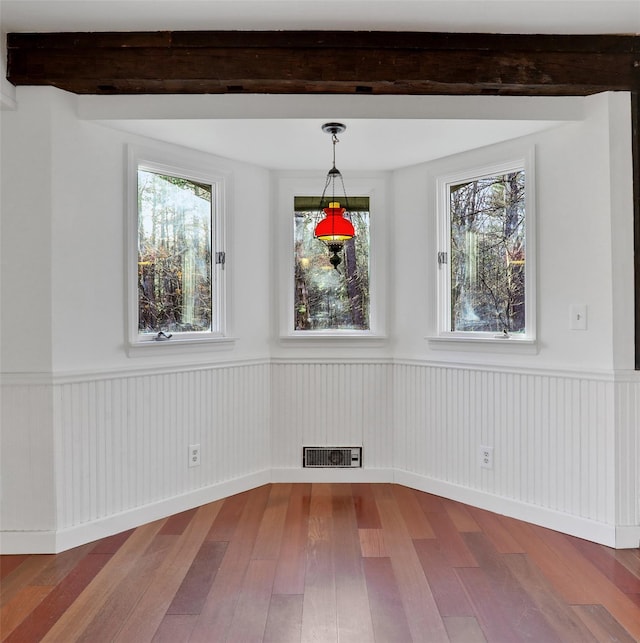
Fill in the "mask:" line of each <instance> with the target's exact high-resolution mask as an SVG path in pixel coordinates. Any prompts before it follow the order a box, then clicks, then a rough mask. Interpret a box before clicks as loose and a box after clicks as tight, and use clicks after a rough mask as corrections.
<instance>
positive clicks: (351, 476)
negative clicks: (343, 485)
mask: <svg viewBox="0 0 640 643" xmlns="http://www.w3.org/2000/svg"><path fill="white" fill-rule="evenodd" d="M393 475H394V472H393V469H367V468H365V467H363V468H356V467H354V468H353V469H349V468H341V467H336V468H328V469H314V468H309V469H305V468H303V467H300V468H296V469H293V468H291V469H272V470H271V482H393Z"/></svg>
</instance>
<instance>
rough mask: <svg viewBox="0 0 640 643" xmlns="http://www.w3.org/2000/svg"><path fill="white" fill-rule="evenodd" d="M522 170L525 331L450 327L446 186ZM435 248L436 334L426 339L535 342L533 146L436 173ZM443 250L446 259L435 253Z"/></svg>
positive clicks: (449, 236)
mask: <svg viewBox="0 0 640 643" xmlns="http://www.w3.org/2000/svg"><path fill="white" fill-rule="evenodd" d="M519 170H523V171H524V174H525V257H526V264H525V332H524V333H517V334H516V333H514V334H511V335H505V334H501V333H496V332H485V331H453V330H451V212H450V188H451V186H452V185H458V184H461V183H468V182H470V181H474V180H476V179H480V178H486V177H489V176H495V175H500V174H508V173H512V172H515V171H519ZM435 184H436V218H437V248H436V254H435V258H434V260H435V263H436V280H437V286H436V293H437V334H436V335H435V336H431V337H429V338H428V339H429V340H430V341H434V342H438V341H440V342H452V343H456V344H458V343H459V344H465V343H467V345H473V344H477V345H480V344H491V345H494V346H497V345H498V344H500V345H502V346H518V345H520V346H535V345H536V342H537V328H536V318H537V313H536V300H537V293H536V208H535V148H534V147H530V148H528V149H527V150H525V151H523V152H522V154H521V155H517V156H512V157H510V158H509V157H505V159H504V160H502V161H496V162H491V163H487V164H474V165H467V166H466V167H465V168H464V169H460V170H458V171H455V172H451V173H447V174H444V175H440V176H438V177H436V181H435ZM442 252H445V253H446V263H440V262H439V261H438V255H439V254H440V253H442Z"/></svg>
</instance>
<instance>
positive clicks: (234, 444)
mask: <svg viewBox="0 0 640 643" xmlns="http://www.w3.org/2000/svg"><path fill="white" fill-rule="evenodd" d="M269 377H270V367H269V364H268V363H267V362H256V363H243V364H239V365H238V364H236V365H224V366H214V367H209V366H207V367H192V368H185V369H180V370H169V369H160V370H156V371H149V372H136V373H134V374H132V373H130V372H119V373H113V374H102V375H100V374H98V375H86V376H78V377H66V378H58V379H57V380H56V383H55V384H54V393H53V396H54V425H55V429H54V430H55V437H56V442H57V452H58V457H57V463H56V474H57V475H56V482H57V548H58V550H61V549H66V548H68V547H71V546H75V545H77V544H79V543H81V542H87V540H91V539H93V538H96V537H101V536H104V535H106V534H108V533H116V532H117V531H121V530H123V529H126V528H129V527H132V526H135V525H139V524H141V523H143V522H148V521H149V520H154V519H156V518H159V517H162V516H166V515H169V514H171V513H175V512H177V511H183V510H185V509H188V508H191V507H195V506H198V505H200V504H204V503H206V502H211V501H212V500H215V499H217V498H221V497H224V496H227V495H231V494H233V493H237V492H239V491H243V490H245V489H248V488H251V487H255V486H257V485H260V484H265V483H267V482H269V480H270V462H269V454H270V435H269V421H270V397H271V387H270V382H269ZM190 444H199V445H200V454H201V455H200V460H201V464H200V466H197V467H189V466H188V447H189V445H190Z"/></svg>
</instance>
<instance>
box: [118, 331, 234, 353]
mask: <svg viewBox="0 0 640 643" xmlns="http://www.w3.org/2000/svg"><path fill="white" fill-rule="evenodd" d="M235 343H236V338H235V337H219V336H218V337H216V336H209V337H197V338H196V337H189V338H183V339H180V338H176V337H172V338H171V339H168V340H165V341H160V342H158V341H155V340H152V339H149V340H145V341H140V342H136V343H135V344H129V345H128V346H127V355H128V356H129V357H143V356H148V355H154V354H163V355H167V354H180V353H192V352H196V351H197V352H202V351H203V350H207V351H212V352H213V351H215V352H217V351H222V350H231V349H232V348H233V347H234V345H235Z"/></svg>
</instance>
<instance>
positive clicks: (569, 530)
mask: <svg viewBox="0 0 640 643" xmlns="http://www.w3.org/2000/svg"><path fill="white" fill-rule="evenodd" d="M270 482H291V483H299V482H324V483H332V482H335V483H340V482H348V483H358V482H369V483H372V482H380V483H385V482H387V483H388V482H394V483H396V484H401V485H404V486H406V487H411V488H412V489H418V490H420V491H425V492H427V493H432V494H434V495H437V496H442V497H444V498H450V499H451V500H456V501H458V502H462V503H464V504H468V505H472V506H474V507H479V508H480V509H486V510H487V511H492V512H494V513H497V514H501V515H504V516H509V517H511V518H516V519H518V520H524V521H525V522H529V523H533V524H535V525H540V526H542V527H547V528H549V529H553V530H555V531H559V532H562V533H566V534H570V535H572V536H577V537H578V538H584V539H585V540H590V541H592V542H596V543H600V544H602V545H606V546H608V547H614V548H617V549H632V548H635V547H638V546H639V544H640V525H625V526H619V527H615V526H613V525H608V524H604V523H600V522H596V521H593V520H587V519H586V518H580V517H578V516H571V515H568V514H563V513H560V512H558V511H553V510H551V509H546V508H544V507H539V506H536V505H531V504H527V503H524V502H519V501H517V500H513V499H511V498H503V497H501V496H495V495H493V494H489V493H486V492H483V491H478V490H476V489H469V488H467V487H461V486H459V485H455V484H451V483H449V482H445V481H442V480H436V479H434V478H428V477H426V476H421V475H418V474H415V473H410V472H407V471H398V470H393V469H367V468H362V469H338V468H336V469H303V468H298V469H293V468H292V469H272V470H264V471H259V472H257V473H253V474H251V475H247V476H243V477H241V478H234V479H233V480H226V481H224V482H221V483H218V484H215V485H211V486H209V487H204V488H202V489H195V490H194V491H191V492H189V493H186V494H183V495H180V496H175V497H172V498H167V499H166V500H162V501H160V502H156V503H152V504H149V505H145V506H144V507H138V508H136V509H132V510H130V511H126V512H123V513H120V514H117V515H114V516H109V517H108V518H104V519H102V520H96V521H93V522H90V523H86V524H82V525H77V526H75V527H72V528H70V529H65V530H61V531H58V532H56V531H3V532H0V553H2V554H57V553H60V552H62V551H66V550H67V549H71V548H73V547H78V546H79V545H83V544H86V543H89V542H93V541H94V540H99V539H100V538H106V537H107V536H112V535H114V534H118V533H120V532H122V531H126V530H127V529H133V528H135V527H139V526H140V525H144V524H146V523H149V522H153V521H154V520H160V519H162V518H166V517H167V516H171V515H173V514H176V513H180V512H181V511H187V510H188V509H193V508H194V507H199V506H201V505H205V504H207V503H209V502H214V501H215V500H220V499H221V498H227V497H229V496H232V495H234V494H236V493H241V492H243V491H247V490H249V489H254V488H255V487H260V486H262V485H264V484H269V483H270Z"/></svg>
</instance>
